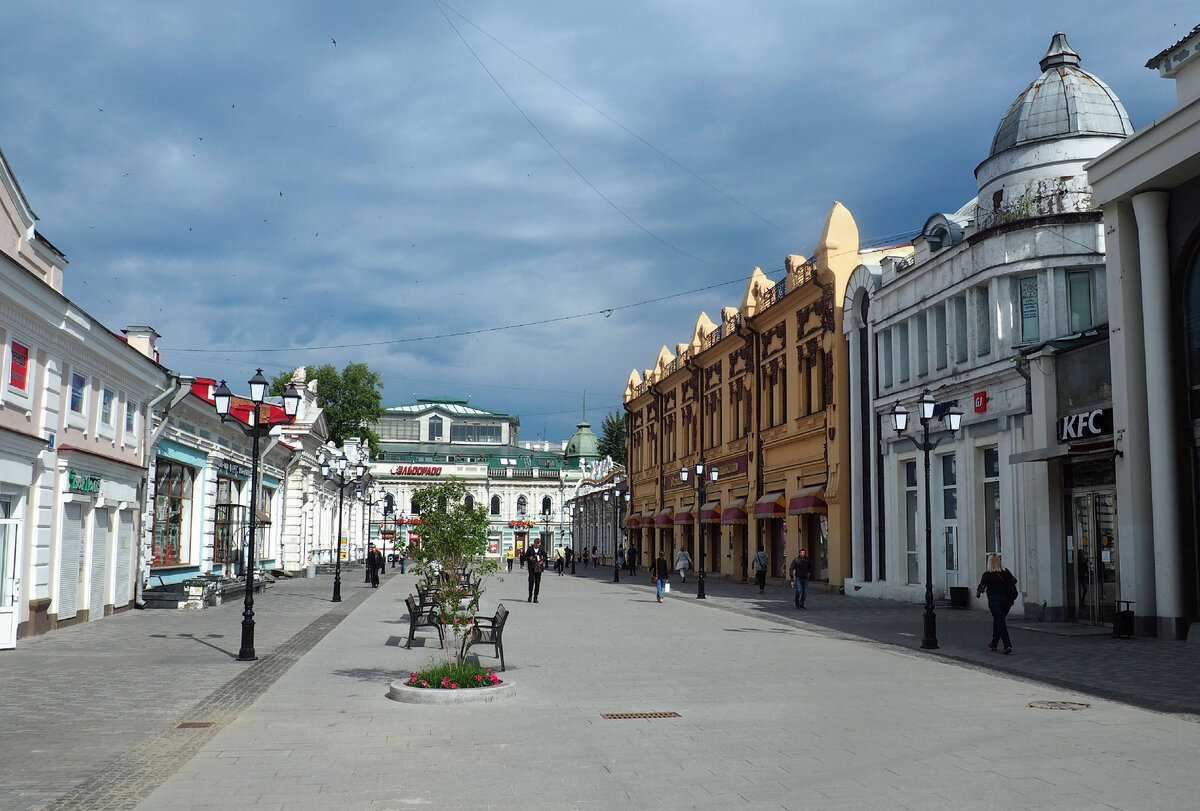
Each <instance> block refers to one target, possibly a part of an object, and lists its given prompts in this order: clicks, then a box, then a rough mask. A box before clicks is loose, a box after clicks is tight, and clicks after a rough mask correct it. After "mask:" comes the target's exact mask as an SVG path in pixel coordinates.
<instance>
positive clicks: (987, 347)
mask: <svg viewBox="0 0 1200 811" xmlns="http://www.w3.org/2000/svg"><path fill="white" fill-rule="evenodd" d="M991 351H992V302H991V296H990V295H989V294H988V289H987V286H986V285H980V286H979V287H976V288H975V354H977V355H987V354H989V353H990V352H991Z"/></svg>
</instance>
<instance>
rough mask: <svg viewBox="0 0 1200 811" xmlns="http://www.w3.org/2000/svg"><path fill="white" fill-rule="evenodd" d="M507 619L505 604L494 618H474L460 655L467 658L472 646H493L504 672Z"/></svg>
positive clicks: (498, 607) (498, 608)
mask: <svg viewBox="0 0 1200 811" xmlns="http://www.w3.org/2000/svg"><path fill="white" fill-rule="evenodd" d="M507 619H508V609H507V608H505V607H504V603H501V604H500V605H499V606H497V608H496V616H494V617H474V618H473V619H472V621H471V631H470V633H468V634H467V635H466V636H465V637H464V638H463V643H462V651H461V652H460V654H459V655H460V656H466V655H467V648H469V647H471V646H472V645H491V646H492V647H493V648H495V651H496V656H497V657H498V658H499V659H500V669H501V670H504V621H505V620H507Z"/></svg>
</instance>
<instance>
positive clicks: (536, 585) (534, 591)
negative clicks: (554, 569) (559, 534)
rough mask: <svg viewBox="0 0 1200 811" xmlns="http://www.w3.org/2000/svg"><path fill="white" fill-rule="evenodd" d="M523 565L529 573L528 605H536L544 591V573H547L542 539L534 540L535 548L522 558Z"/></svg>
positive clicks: (532, 547)
mask: <svg viewBox="0 0 1200 811" xmlns="http://www.w3.org/2000/svg"><path fill="white" fill-rule="evenodd" d="M521 561H522V564H528V566H526V567H525V568H526V569H527V570H528V571H529V598H528V599H527V600H525V602H527V603H536V602H537V601H538V594H539V593H540V592H541V590H542V572H544V571H546V550H545V549H542V539H541V538H534V539H533V546H531V547H529V550H528V551H527V552H526V553H525V554H524V555H522V557H521Z"/></svg>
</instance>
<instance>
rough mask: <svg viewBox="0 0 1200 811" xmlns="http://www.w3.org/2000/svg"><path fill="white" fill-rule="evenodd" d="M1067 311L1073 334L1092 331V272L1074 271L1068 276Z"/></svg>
mask: <svg viewBox="0 0 1200 811" xmlns="http://www.w3.org/2000/svg"><path fill="white" fill-rule="evenodd" d="M1067 309H1068V315H1069V317H1070V320H1071V323H1070V325H1069V327H1070V331H1071V332H1083V331H1084V330H1086V329H1090V328H1091V326H1092V324H1093V323H1094V322H1093V318H1092V272H1091V271H1090V270H1073V271H1071V272H1070V273H1068V274H1067Z"/></svg>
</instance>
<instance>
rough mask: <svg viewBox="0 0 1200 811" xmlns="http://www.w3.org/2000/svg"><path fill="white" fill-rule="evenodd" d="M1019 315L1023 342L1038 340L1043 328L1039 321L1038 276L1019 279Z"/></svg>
mask: <svg viewBox="0 0 1200 811" xmlns="http://www.w3.org/2000/svg"><path fill="white" fill-rule="evenodd" d="M1017 317H1018V318H1019V319H1020V324H1021V332H1020V334H1021V343H1023V344H1029V343H1034V342H1035V341H1037V340H1038V338H1039V336H1040V334H1041V329H1040V326H1039V321H1038V278H1037V276H1022V277H1021V278H1020V279H1018V280H1017Z"/></svg>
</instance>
